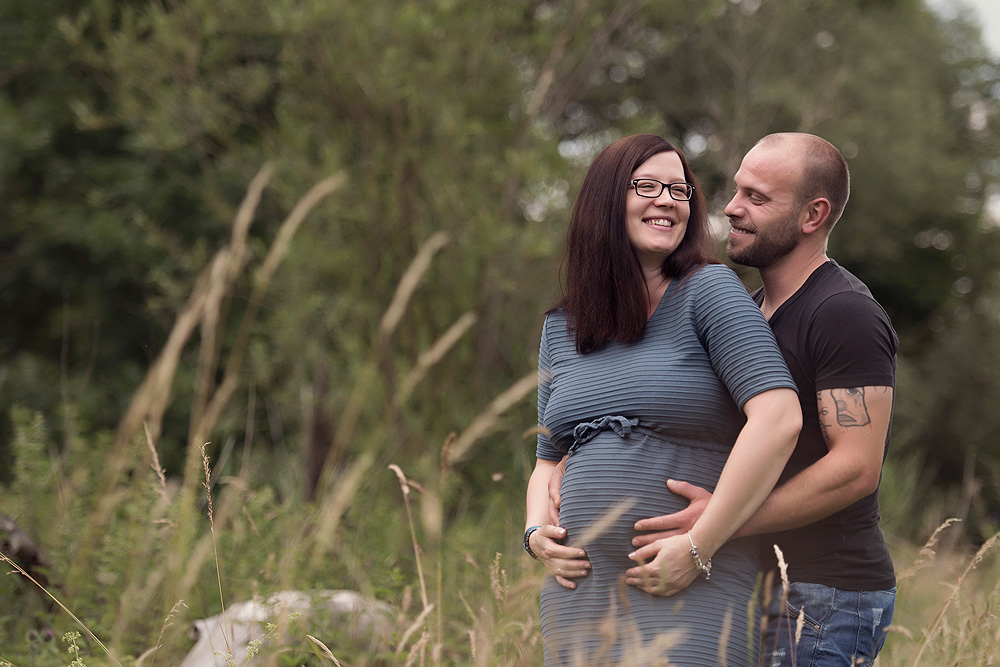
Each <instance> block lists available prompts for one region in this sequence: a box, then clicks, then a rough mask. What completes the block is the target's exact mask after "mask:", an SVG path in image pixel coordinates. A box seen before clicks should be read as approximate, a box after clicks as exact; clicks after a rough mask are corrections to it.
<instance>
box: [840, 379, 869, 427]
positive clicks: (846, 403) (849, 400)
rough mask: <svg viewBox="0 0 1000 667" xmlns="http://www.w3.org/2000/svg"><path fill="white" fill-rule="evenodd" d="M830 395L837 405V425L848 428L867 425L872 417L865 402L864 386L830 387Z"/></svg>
mask: <svg viewBox="0 0 1000 667" xmlns="http://www.w3.org/2000/svg"><path fill="white" fill-rule="evenodd" d="M830 396H831V398H833V401H834V403H835V404H836V406H837V425H838V426H843V427H844V428H849V427H851V426H868V425H869V424H871V423H872V418H871V416H870V415H869V414H868V405H867V404H866V403H865V388H864V387H846V388H844V389H831V390H830Z"/></svg>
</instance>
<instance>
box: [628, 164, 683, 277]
mask: <svg viewBox="0 0 1000 667" xmlns="http://www.w3.org/2000/svg"><path fill="white" fill-rule="evenodd" d="M632 179H633V180H634V179H652V180H655V181H659V182H660V183H669V184H678V183H685V182H686V179H685V178H684V165H683V164H681V158H680V156H678V155H677V153H675V152H673V151H670V152H667V153H657V154H656V155H654V156H653V157H651V158H649V159H648V160H646V161H645V162H643V163H642V164H641V165H639V167H638V168H637V169H636V170H635V171H634V172H632ZM652 185H653V186H654V189H653V192H654V193H655V188H657V187H659V185H656V184H652ZM669 190H670V189H669V188H663V191H662V192H660V194H659V196H656V197H652V198H650V197H641V196H639V195H638V194H636V191H635V187H634V186H633V185H632V184H631V183H629V185H628V195H627V197H626V200H625V221H626V222H625V224H626V228H627V232H628V240H629V243H630V244H631V245H632V248H633V249H634V250H635V252H636V254H637V255H638V256H639V263H640V264H641V265H642V267H643V269H644V270H649V271H653V270H659V268H660V267H661V266H662V265H663V260H665V259H666V258H667V257H669V256H670V254H671V253H672V252H673V251H675V250H677V246H679V245H680V244H681V241H682V240H683V239H684V232H685V231H687V222H688V217H689V216H690V215H691V202H690V201H677V200H675V199H673V198H672V197H671V196H670V191H669ZM640 191H642V188H641V187H640Z"/></svg>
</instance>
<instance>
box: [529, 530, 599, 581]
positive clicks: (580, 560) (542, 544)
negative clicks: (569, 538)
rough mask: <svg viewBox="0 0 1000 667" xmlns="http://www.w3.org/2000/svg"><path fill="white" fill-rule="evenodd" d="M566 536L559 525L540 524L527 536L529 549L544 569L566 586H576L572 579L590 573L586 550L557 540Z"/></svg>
mask: <svg viewBox="0 0 1000 667" xmlns="http://www.w3.org/2000/svg"><path fill="white" fill-rule="evenodd" d="M565 537H566V529H565V528H560V527H559V526H551V525H547V526H542V527H540V528H539V529H538V530H536V531H534V532H533V533H532V534H531V537H529V538H528V541H529V544H530V546H531V551H532V552H533V553H534V554H535V555H536V556H538V560H540V561H541V562H542V563H544V564H545V569H546V570H547V571H548V573H549V574H551V575H552V576H554V577H555V578H556V581H557V582H559V584H560V585H562V586H564V587H566V588H576V582H575V581H573V579H577V578H579V577H585V576H587V575H588V574H590V561H589V560H587V552H586V551H584V550H583V549H581V548H580V547H568V546H566V545H565V544H561V543H560V542H559V540H562V539H563V538H565Z"/></svg>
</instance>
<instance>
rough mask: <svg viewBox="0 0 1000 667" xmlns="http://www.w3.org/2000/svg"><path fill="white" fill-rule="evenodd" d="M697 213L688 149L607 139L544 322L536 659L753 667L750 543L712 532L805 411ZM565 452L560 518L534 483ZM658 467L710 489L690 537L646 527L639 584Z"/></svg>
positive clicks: (672, 505) (666, 498)
mask: <svg viewBox="0 0 1000 667" xmlns="http://www.w3.org/2000/svg"><path fill="white" fill-rule="evenodd" d="M707 226H708V219H707V213H706V207H705V201H704V197H703V195H702V194H701V193H700V191H699V190H698V189H697V184H696V182H695V179H694V176H693V175H692V173H691V171H690V169H689V167H688V164H687V161H686V160H685V158H684V156H683V154H682V153H681V152H680V151H679V150H678V149H677V148H675V147H674V146H672V145H671V144H670V143H669V142H667V141H666V140H665V139H663V138H662V137H658V136H655V135H648V134H644V135H635V136H630V137H625V138H623V139H620V140H618V141H616V142H615V143H613V144H612V145H610V146H608V147H607V148H606V149H604V151H602V152H601V154H600V155H598V156H597V158H596V159H595V160H594V162H593V164H592V165H591V167H590V169H589V171H588V172H587V175H586V177H585V178H584V181H583V184H582V185H581V188H580V193H579V195H578V196H577V200H576V203H575V205H574V207H573V213H572V218H571V221H570V228H569V234H568V240H567V251H566V252H567V256H566V292H565V296H564V297H563V298H562V299H561V300H560V301H559V303H558V304H557V305H556V306H555V307H554V308H553V309H552V310H551V311H550V312H549V313H548V316H547V317H546V320H545V324H544V328H543V331H542V342H541V351H540V355H539V362H538V367H539V386H538V420H539V426H540V427H541V428H540V429H539V431H540V435H539V437H538V445H537V454H536V455H537V461H536V466H535V469H534V471H533V473H532V475H531V478H530V480H529V483H528V493H527V529H526V531H525V538H524V545H525V549H527V550H528V553H529V554H531V555H532V556H534V557H536V558H538V559H539V560H542V561H543V562H544V563H545V565H546V569H547V571H548V573H549V574H550V575H551V576H548V577H546V579H545V583H544V585H543V587H542V594H541V622H542V636H543V640H544V648H545V664H546V665H547V666H549V667H553V666H555V665H594V664H614V663H621V664H626V663H627V664H629V665H645V664H654V663H655V664H663V660H664V658H667V659H669V661H670V664H671V665H681V666H691V667H694V666H697V667H702V666H703V665H708V664H717V663H720V662H722V663H724V664H727V665H728V666H729V667H736V666H737V665H750V664H756V651H757V648H756V641H757V640H756V635H757V630H756V628H755V627H751V625H752V614H751V613H750V606H751V605H750V600H751V598H752V596H753V590H754V586H755V580H756V573H757V561H756V558H755V555H754V553H755V552H754V546H753V545H752V544H750V543H748V542H746V541H744V540H734V541H733V542H730V543H728V544H727V543H726V542H727V540H728V538H729V537H730V536H731V535H732V534H733V533H734V532H735V531H736V529H737V528H739V527H740V526H741V525H742V524H743V522H744V521H745V520H746V519H747V518H748V517H749V516H750V515H751V514H752V513H753V512H754V510H755V509H756V508H757V506H758V505H759V504H760V503H761V502H762V501H763V500H764V498H765V497H766V496H767V494H768V493H769V492H770V490H771V489H772V487H773V486H774V484H775V481H776V480H777V479H778V475H779V473H780V472H781V469H782V467H783V466H784V464H785V461H786V460H787V458H788V456H789V455H790V453H791V451H792V447H793V446H794V443H795V438H796V436H797V434H798V430H799V427H800V425H801V414H800V412H799V407H798V399H797V396H796V393H795V391H794V387H795V385H794V384H793V382H792V380H791V377H790V376H789V374H788V371H787V369H786V368H785V366H784V362H783V361H782V357H781V354H780V352H779V351H778V348H777V346H776V344H775V342H774V337H773V336H772V334H771V331H770V329H769V327H768V325H767V322H766V321H765V320H764V318H763V316H762V315H761V313H760V310H759V309H758V308H757V306H756V305H755V304H754V303H753V301H751V300H750V297H749V296H748V295H747V293H746V290H745V289H744V287H743V285H742V283H740V281H739V279H738V278H737V277H736V275H735V274H734V273H733V272H732V271H730V270H729V269H728V268H727V267H725V266H724V265H721V264H719V263H718V262H717V261H716V260H714V259H712V257H711V255H710V254H709V252H708V251H707V250H706V245H707V243H706V242H707V239H708V229H707ZM566 454H568V455H569V456H568V457H567V458H566V462H565V476H564V477H563V480H562V503H561V507H560V524H561V525H560V526H554V525H551V522H550V520H549V519H548V494H547V484H548V480H549V478H550V476H551V474H552V472H553V471H554V469H555V468H556V466H557V465H558V464H559V462H560V461H561V460H562V459H563V457H564V456H565V455H566ZM668 479H675V480H683V481H687V482H690V483H692V484H695V485H698V486H702V487H705V488H708V489H711V490H713V491H714V495H713V496H712V500H711V501H710V503H709V505H708V506H707V507H706V509H705V511H704V513H703V514H702V516H701V518H700V519H699V520H698V521H697V523H696V524H695V525H694V526H693V527H692V529H691V531H690V532H689V533H688V534H686V535H678V536H674V537H669V538H666V539H662V540H660V541H659V542H657V548H658V551H657V555H656V556H655V559H654V560H653V561H652V563H653V565H654V568H653V571H654V572H655V574H654V575H652V576H655V577H656V579H657V581H656V584H657V590H658V591H659V593H660V594H659V595H651V594H649V593H646V592H643V591H642V590H640V589H639V588H637V587H635V586H630V585H628V584H627V583H626V578H625V571H626V570H628V569H629V568H631V567H635V566H636V565H637V563H636V562H634V561H633V560H630V559H629V555H630V554H631V552H632V551H633V549H632V547H631V540H632V538H633V537H634V536H635V535H636V531H635V530H634V529H633V525H634V524H635V522H636V521H637V520H638V519H641V518H645V517H649V516H661V515H663V514H668V513H670V512H674V511H677V510H680V509H683V508H684V507H686V506H687V500H686V499H684V498H680V497H679V496H675V495H674V494H672V493H670V491H669V490H668V489H667V486H666V480H668ZM720 653H724V654H725V655H724V657H722V656H721V655H720Z"/></svg>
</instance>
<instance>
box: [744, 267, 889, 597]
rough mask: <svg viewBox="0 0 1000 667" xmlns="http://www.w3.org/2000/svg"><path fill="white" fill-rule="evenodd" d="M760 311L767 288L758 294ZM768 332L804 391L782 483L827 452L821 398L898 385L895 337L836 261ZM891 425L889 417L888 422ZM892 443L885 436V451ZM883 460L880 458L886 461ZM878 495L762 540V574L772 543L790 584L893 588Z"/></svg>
mask: <svg viewBox="0 0 1000 667" xmlns="http://www.w3.org/2000/svg"><path fill="white" fill-rule="evenodd" d="M752 296H753V298H754V301H756V302H757V304H758V305H760V304H761V303H762V301H763V298H764V294H763V290H757V291H756V292H754V293H753V295H752ZM770 324H771V329H772V330H773V331H774V337H775V338H776V339H777V341H778V347H779V348H780V349H781V353H782V355H784V357H785V363H787V364H788V369H789V370H790V371H791V373H792V378H793V379H794V380H795V384H796V386H797V387H798V389H799V402H800V403H801V405H802V432H801V433H800V434H799V440H798V443H796V445H795V451H794V452H793V453H792V456H791V458H790V459H789V461H788V464H787V465H786V466H785V470H784V472H782V475H781V479H780V480H779V482H778V484H779V485H780V484H782V483H783V482H785V481H786V480H788V479H790V478H791V477H793V476H795V475H796V474H798V473H799V472H801V471H802V470H803V469H805V468H806V467H808V466H809V465H811V464H813V463H815V462H816V461H817V460H819V459H820V458H821V457H822V456H823V455H825V454H826V453H827V451H828V450H827V446H826V442H825V441H824V440H823V435H822V433H821V432H820V427H819V415H818V408H817V401H816V393H817V392H818V391H822V390H826V389H839V388H845V387H865V386H883V387H895V374H896V373H895V372H896V350H897V348H898V347H899V339H898V338H897V337H896V333H895V331H893V329H892V324H891V323H890V322H889V317H888V316H887V315H886V313H885V311H884V310H883V309H882V307H881V306H880V305H879V304H878V302H876V301H875V299H874V298H873V297H872V295H871V292H869V291H868V288H867V287H866V286H865V284H864V283H862V282H861V281H860V280H858V279H857V278H856V277H855V276H854V275H852V274H851V273H850V272H848V271H847V270H846V269H844V268H843V267H841V266H840V265H838V264H837V263H836V262H834V261H833V260H830V261H829V262H827V263H826V264H824V265H822V266H820V267H819V268H818V269H816V270H815V271H814V272H813V273H812V275H810V276H809V278H808V279H807V280H806V282H805V284H803V285H802V287H800V288H799V289H798V291H797V292H795V294H793V295H792V296H791V297H790V298H789V299H788V300H787V301H785V302H784V303H783V304H781V306H780V307H779V308H778V310H777V311H775V313H774V314H773V315H772V316H771V319H770ZM890 424H891V419H890ZM888 446H889V438H888V434H887V435H886V450H888ZM884 456H885V455H884V454H883V460H884ZM878 523H879V508H878V490H877V489H876V490H875V492H874V493H873V494H871V495H870V496H868V497H866V498H862V499H861V500H858V501H857V502H855V503H854V504H852V505H851V506H849V507H847V508H845V509H843V510H841V511H839V512H837V513H835V514H833V515H831V516H829V517H826V518H825V519H822V520H820V521H817V522H816V523H813V524H810V525H808V526H804V527H802V528H796V529H793V530H787V531H783V532H780V533H774V534H770V535H763V536H762V537H761V558H762V563H763V565H764V567H765V569H775V568H776V567H777V562H776V559H775V555H774V548H773V546H772V545H773V544H778V546H779V547H780V548H781V551H782V553H783V555H784V559H785V561H786V562H787V563H788V578H789V580H790V581H793V582H806V583H816V584H823V585H825V586H832V587H835V588H841V589H845V590H855V591H862V590H884V589H888V588H892V587H893V586H895V585H896V583H895V581H896V580H895V575H894V573H893V567H892V560H891V558H890V556H889V550H888V548H887V547H886V544H885V538H884V537H883V536H882V531H881V529H880V528H879V525H878Z"/></svg>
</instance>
